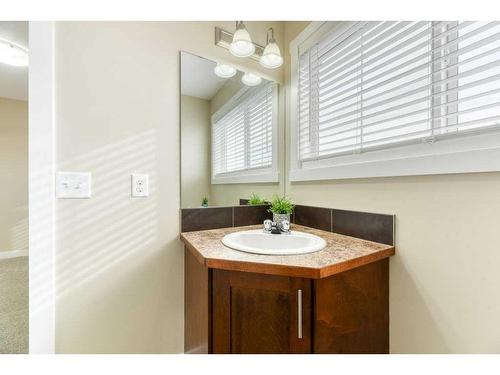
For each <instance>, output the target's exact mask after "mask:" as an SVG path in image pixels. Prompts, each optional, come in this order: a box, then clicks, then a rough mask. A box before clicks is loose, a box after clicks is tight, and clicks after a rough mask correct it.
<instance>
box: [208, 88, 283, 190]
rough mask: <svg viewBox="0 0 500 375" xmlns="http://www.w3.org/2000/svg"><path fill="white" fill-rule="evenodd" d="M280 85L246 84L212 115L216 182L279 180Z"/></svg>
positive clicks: (213, 160)
mask: <svg viewBox="0 0 500 375" xmlns="http://www.w3.org/2000/svg"><path fill="white" fill-rule="evenodd" d="M276 107H277V89H276V84H274V83H268V84H266V85H264V86H259V87H256V88H244V89H243V90H242V92H240V93H238V94H237V95H236V96H235V97H234V98H233V99H231V100H230V101H229V102H228V103H226V105H224V107H223V108H222V109H221V110H219V111H218V112H217V113H216V114H215V115H214V116H213V117H212V183H214V184H217V183H220V184H223V183H242V182H277V181H278V172H277V169H276V165H277V160H276V159H277V150H276V148H277V142H276V137H277V134H276V133H277V110H276Z"/></svg>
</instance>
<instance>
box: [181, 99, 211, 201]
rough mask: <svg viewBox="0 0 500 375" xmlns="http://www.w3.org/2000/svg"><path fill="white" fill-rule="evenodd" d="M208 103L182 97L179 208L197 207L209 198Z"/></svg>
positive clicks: (209, 135)
mask: <svg viewBox="0 0 500 375" xmlns="http://www.w3.org/2000/svg"><path fill="white" fill-rule="evenodd" d="M210 138H211V133H210V101H208V100H204V99H199V98H195V97H193V96H187V95H182V96H181V162H182V168H181V200H182V203H181V207H184V208H187V207H200V206H201V203H202V199H203V197H207V198H208V201H209V204H212V199H211V197H210V188H211V181H210V180H211V165H210V160H211V156H210V144H211V139H210Z"/></svg>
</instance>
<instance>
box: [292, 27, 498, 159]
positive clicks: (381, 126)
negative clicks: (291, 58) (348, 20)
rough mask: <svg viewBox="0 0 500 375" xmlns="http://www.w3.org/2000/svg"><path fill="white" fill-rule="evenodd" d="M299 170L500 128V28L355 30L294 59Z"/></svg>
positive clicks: (347, 30)
mask: <svg viewBox="0 0 500 375" xmlns="http://www.w3.org/2000/svg"><path fill="white" fill-rule="evenodd" d="M298 74H299V79H298V123H299V127H298V128H299V130H298V131H299V137H298V139H299V155H300V160H301V161H308V160H315V159H323V158H329V157H333V156H340V155H345V154H353V153H362V152H367V151H371V150H377V149H383V148H388V147H393V146H401V145H403V144H406V143H409V144H412V143H420V142H434V141H439V140H440V139H446V138H449V137H454V136H463V135H467V134H470V133H471V132H473V133H474V134H475V133H478V132H484V131H487V130H491V129H496V128H497V127H498V126H499V125H500V22H444V21H442V22H395V21H391V22H357V23H354V24H351V25H350V26H349V27H345V28H344V29H343V30H341V31H340V33H339V31H336V32H335V33H330V35H326V36H325V37H323V38H322V40H320V41H319V42H318V43H317V44H315V45H313V46H312V47H311V48H310V49H309V50H308V51H306V52H305V53H303V54H302V55H301V56H300V59H299V71H298Z"/></svg>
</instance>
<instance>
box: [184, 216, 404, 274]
mask: <svg viewBox="0 0 500 375" xmlns="http://www.w3.org/2000/svg"><path fill="white" fill-rule="evenodd" d="M259 228H262V225H251V226H245V227H231V228H221V229H212V230H203V231H196V232H183V233H181V240H182V241H183V242H184V243H185V244H186V248H187V249H188V250H189V251H191V253H192V254H193V255H194V256H195V257H196V258H197V259H198V261H200V263H202V264H204V265H205V266H206V267H208V268H215V269H223V270H233V271H245V272H256V273H264V274H274V275H284V276H292V277H305V278H313V279H319V278H323V277H327V276H331V275H334V274H336V273H340V272H344V271H347V270H350V269H353V268H356V267H360V266H363V265H365V264H368V263H371V262H375V261H377V260H380V259H384V258H387V257H389V256H391V255H394V254H395V249H394V246H390V245H384V244H380V243H377V242H371V241H366V240H362V239H359V238H354V237H349V236H344V235H341V234H337V233H331V232H326V231H322V230H319V229H313V228H309V227H304V226H301V225H296V224H293V226H292V230H293V231H299V232H306V233H312V234H315V235H317V236H319V237H321V238H323V239H324V240H325V241H326V243H327V245H326V247H325V248H324V249H323V250H320V251H317V252H315V253H309V254H301V255H258V254H250V253H245V252H242V251H237V250H233V249H230V248H229V247H226V246H224V245H223V244H222V241H221V240H222V237H224V236H225V235H226V234H229V233H233V232H238V231H242V230H250V229H259Z"/></svg>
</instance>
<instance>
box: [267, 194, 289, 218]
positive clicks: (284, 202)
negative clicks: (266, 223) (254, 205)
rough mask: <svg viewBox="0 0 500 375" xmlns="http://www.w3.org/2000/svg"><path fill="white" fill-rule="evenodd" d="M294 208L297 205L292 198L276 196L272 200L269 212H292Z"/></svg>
mask: <svg viewBox="0 0 500 375" xmlns="http://www.w3.org/2000/svg"><path fill="white" fill-rule="evenodd" d="M294 208H295V205H294V204H293V203H292V200H291V199H290V198H287V197H278V196H275V197H274V198H273V200H272V201H271V207H270V208H269V212H272V213H273V214H291V213H292V212H293V209H294Z"/></svg>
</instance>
